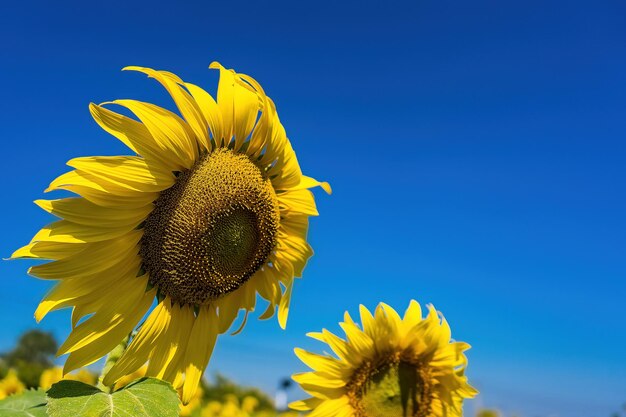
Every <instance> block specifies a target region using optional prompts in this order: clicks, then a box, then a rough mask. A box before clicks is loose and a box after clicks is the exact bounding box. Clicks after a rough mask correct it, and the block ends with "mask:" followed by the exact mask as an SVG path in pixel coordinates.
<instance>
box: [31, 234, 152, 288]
mask: <svg viewBox="0 0 626 417" xmlns="http://www.w3.org/2000/svg"><path fill="white" fill-rule="evenodd" d="M141 235H142V232H141V231H138V230H137V231H133V232H130V233H128V234H126V235H124V236H121V237H119V238H116V239H112V240H106V241H103V242H96V243H92V244H90V248H89V256H88V257H87V256H84V255H83V254H82V253H81V252H79V253H77V254H75V255H71V256H68V257H67V258H63V259H60V260H58V261H53V262H49V263H46V264H42V265H36V266H33V267H32V268H30V270H29V273H30V274H32V275H34V276H37V277H39V278H48V279H64V278H71V277H73V278H77V277H82V276H87V275H93V274H95V273H97V272H100V271H103V270H105V269H108V268H110V267H112V266H114V265H117V264H119V263H120V262H122V261H124V259H125V257H126V256H133V255H137V254H138V248H137V243H138V242H139V239H140V238H141ZM133 250H134V251H133ZM131 251H133V252H131Z"/></svg>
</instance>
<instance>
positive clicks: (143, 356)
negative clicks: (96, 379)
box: [103, 298, 172, 386]
mask: <svg viewBox="0 0 626 417" xmlns="http://www.w3.org/2000/svg"><path fill="white" fill-rule="evenodd" d="M171 310H172V303H171V300H170V299H169V298H165V299H164V300H163V301H161V302H160V303H159V304H157V306H156V307H155V308H154V310H152V312H151V313H150V314H149V315H148V318H147V319H146V321H145V322H144V323H143V325H142V326H141V328H140V329H139V332H137V335H136V336H135V337H133V340H132V341H131V342H130V344H129V345H128V348H127V349H126V351H125V352H124V354H123V355H122V356H121V357H120V359H119V360H118V361H117V362H116V363H115V365H113V367H112V368H111V369H110V370H109V372H108V373H107V374H106V375H105V377H104V381H103V383H104V384H105V385H107V386H110V385H112V384H113V383H115V382H116V381H117V380H118V379H120V378H121V377H123V376H124V375H127V374H130V373H132V372H135V371H136V370H138V369H139V368H141V367H142V366H143V365H144V364H145V363H146V362H147V361H148V358H149V356H150V353H151V352H152V351H153V350H154V346H155V344H156V343H158V340H159V339H160V338H161V336H162V335H163V334H165V332H166V331H167V329H168V328H169V326H170V322H171V318H172V311H171Z"/></svg>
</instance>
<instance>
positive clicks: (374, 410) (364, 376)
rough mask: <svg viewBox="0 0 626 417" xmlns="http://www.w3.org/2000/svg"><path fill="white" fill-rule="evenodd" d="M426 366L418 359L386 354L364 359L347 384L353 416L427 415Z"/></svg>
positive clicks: (428, 397) (428, 400) (429, 393)
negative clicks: (373, 360)
mask: <svg viewBox="0 0 626 417" xmlns="http://www.w3.org/2000/svg"><path fill="white" fill-rule="evenodd" d="M429 380H430V379H429V374H428V368H427V367H424V366H422V365H420V364H419V363H413V362H408V361H404V360H400V359H398V358H390V359H386V360H384V361H382V363H379V364H374V365H373V364H370V363H366V364H365V365H363V366H362V367H361V368H359V370H357V372H355V374H354V375H353V377H352V381H351V383H350V384H349V385H348V392H349V397H350V402H351V405H352V406H353V408H354V409H355V410H356V416H357V417H389V416H402V417H428V416H429V415H430V412H431V402H432V395H431V394H432V393H431V387H430V385H429V383H428V381H429Z"/></svg>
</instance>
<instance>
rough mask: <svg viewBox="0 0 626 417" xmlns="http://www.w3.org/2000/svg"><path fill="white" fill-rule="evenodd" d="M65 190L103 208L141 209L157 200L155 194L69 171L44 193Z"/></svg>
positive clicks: (53, 182)
mask: <svg viewBox="0 0 626 417" xmlns="http://www.w3.org/2000/svg"><path fill="white" fill-rule="evenodd" d="M53 190H66V191H71V192H74V193H76V194H79V195H81V196H82V197H85V198H86V199H87V200H89V201H91V202H92V203H94V204H97V205H99V206H103V207H123V208H136V207H143V206H146V205H148V204H150V203H152V202H153V201H154V200H156V199H157V197H158V195H159V194H158V193H157V192H139V191H136V190H132V189H129V188H127V187H123V186H120V184H116V183H114V182H111V181H107V180H105V179H103V178H99V177H95V176H93V175H90V174H87V173H84V172H79V171H70V172H67V173H65V174H63V175H61V176H59V177H58V178H56V179H55V180H54V181H52V183H50V186H49V187H48V188H47V189H46V190H45V192H49V191H53Z"/></svg>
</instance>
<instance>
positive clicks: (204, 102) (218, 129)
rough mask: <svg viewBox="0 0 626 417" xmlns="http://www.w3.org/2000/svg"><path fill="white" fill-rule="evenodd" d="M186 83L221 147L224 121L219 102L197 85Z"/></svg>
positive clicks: (217, 144) (216, 143)
mask: <svg viewBox="0 0 626 417" xmlns="http://www.w3.org/2000/svg"><path fill="white" fill-rule="evenodd" d="M184 85H185V87H187V90H189V92H190V93H191V95H192V96H193V98H194V100H196V102H197V103H198V106H199V107H200V111H201V112H202V114H203V115H204V120H206V122H207V124H208V126H209V130H210V131H211V135H212V136H213V141H214V142H215V145H216V146H218V147H221V146H222V145H223V143H222V142H223V136H224V133H223V132H224V122H223V120H222V112H221V111H220V108H219V106H218V105H217V102H216V101H215V99H214V98H213V97H211V95H210V94H209V93H207V92H206V91H204V90H203V89H202V88H200V87H198V86H197V85H194V84H190V83H185V84H184Z"/></svg>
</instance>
